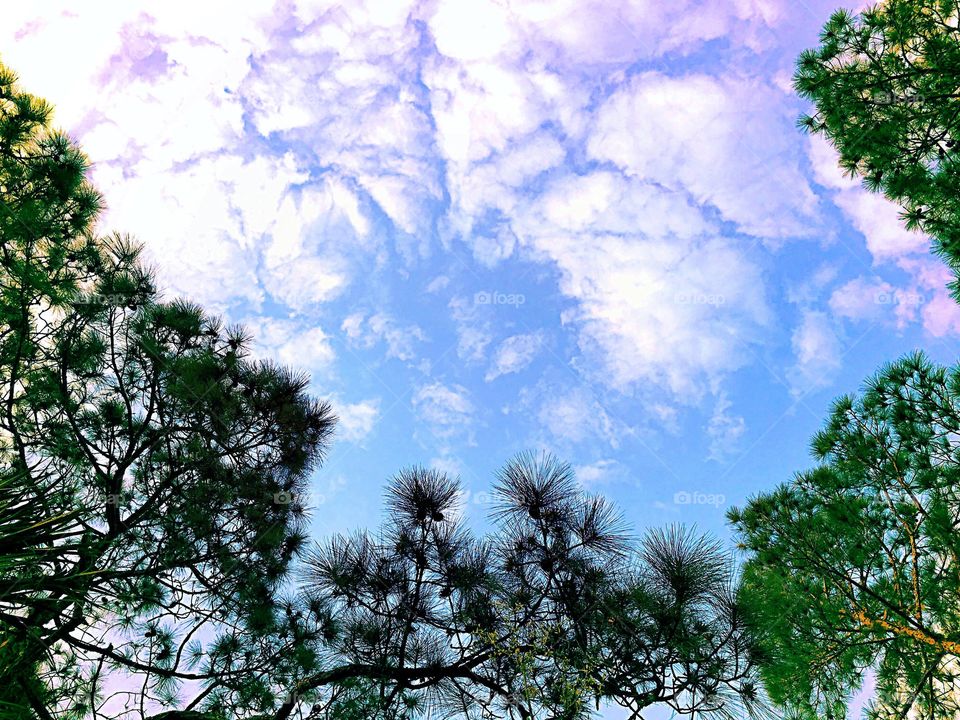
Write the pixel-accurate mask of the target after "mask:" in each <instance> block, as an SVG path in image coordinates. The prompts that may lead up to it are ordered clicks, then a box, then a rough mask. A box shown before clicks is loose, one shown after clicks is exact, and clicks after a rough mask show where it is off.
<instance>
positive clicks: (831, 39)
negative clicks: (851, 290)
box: [794, 0, 960, 297]
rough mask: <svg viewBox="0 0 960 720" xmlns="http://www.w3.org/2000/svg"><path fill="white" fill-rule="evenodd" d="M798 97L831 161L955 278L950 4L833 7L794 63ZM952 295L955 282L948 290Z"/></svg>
mask: <svg viewBox="0 0 960 720" xmlns="http://www.w3.org/2000/svg"><path fill="white" fill-rule="evenodd" d="M794 83H795V87H796V89H797V91H798V92H799V93H800V94H801V95H802V96H804V97H806V98H809V99H810V100H812V101H813V102H814V103H815V106H816V112H815V113H814V114H813V115H811V116H808V117H804V118H801V120H800V125H801V126H802V127H803V128H805V129H807V130H809V131H811V132H814V133H822V134H824V135H825V136H826V137H827V138H828V139H829V140H830V141H831V142H832V143H833V145H834V146H835V147H836V148H837V149H838V150H839V152H840V164H841V166H842V167H843V168H844V169H845V170H846V171H847V172H848V173H850V174H851V175H853V176H856V177H860V178H862V179H863V182H864V185H865V186H866V187H867V188H869V189H870V190H872V191H875V192H882V193H883V194H884V195H886V196H887V197H889V198H890V199H892V200H894V201H896V202H898V203H900V204H901V205H902V206H903V208H904V211H903V215H902V217H903V218H904V219H905V220H906V223H907V226H908V227H909V228H911V229H921V230H923V231H924V232H926V233H929V234H930V235H931V236H932V237H933V238H934V241H935V249H936V251H937V252H938V253H939V254H940V255H941V256H942V257H943V259H944V260H945V261H946V262H947V263H948V264H949V266H950V267H951V269H952V270H953V271H954V273H955V274H957V275H958V276H960V155H958V153H960V147H958V146H957V141H958V131H960V102H958V100H960V29H958V7H957V3H956V2H955V1H954V0H887V2H883V3H880V4H878V5H876V6H875V7H873V8H870V9H868V10H865V11H864V12H862V13H861V14H860V15H853V14H851V13H850V12H848V11H846V10H838V11H837V12H836V13H834V15H833V16H832V17H831V18H830V20H829V22H827V24H826V25H825V26H824V28H823V31H822V33H821V35H820V46H819V47H817V48H814V49H810V50H806V51H805V52H803V53H802V54H801V55H800V57H799V59H798V60H797V71H796V75H795V77H794ZM951 289H952V291H953V293H954V296H955V297H960V284H958V281H954V282H953V283H951Z"/></svg>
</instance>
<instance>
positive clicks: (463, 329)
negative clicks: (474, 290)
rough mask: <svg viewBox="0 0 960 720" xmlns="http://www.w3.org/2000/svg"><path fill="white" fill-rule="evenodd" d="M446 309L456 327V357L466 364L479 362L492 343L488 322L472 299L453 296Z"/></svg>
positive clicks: (491, 333)
mask: <svg viewBox="0 0 960 720" xmlns="http://www.w3.org/2000/svg"><path fill="white" fill-rule="evenodd" d="M448 307H449V308H450V317H451V318H452V319H453V322H454V323H455V326H456V332H457V357H459V358H460V359H462V360H466V361H468V362H480V361H481V360H483V359H484V358H485V357H486V352H487V347H488V346H489V345H490V343H491V342H493V331H492V330H491V327H490V321H489V320H487V319H486V318H485V317H483V315H482V313H481V308H480V307H478V306H477V304H476V302H474V298H471V297H463V296H455V297H453V298H451V300H450V302H449V304H448Z"/></svg>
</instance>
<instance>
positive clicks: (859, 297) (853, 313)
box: [830, 277, 899, 320]
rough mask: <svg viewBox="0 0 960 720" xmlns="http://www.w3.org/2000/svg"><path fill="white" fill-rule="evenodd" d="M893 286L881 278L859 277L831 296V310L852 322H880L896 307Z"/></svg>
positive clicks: (842, 286)
mask: <svg viewBox="0 0 960 720" xmlns="http://www.w3.org/2000/svg"><path fill="white" fill-rule="evenodd" d="M895 300H896V292H895V291H894V288H893V286H892V285H891V284H890V283H888V282H885V281H884V280H881V279H879V278H866V277H857V278H854V279H853V280H850V281H849V282H846V283H844V284H843V285H841V286H840V287H838V288H837V289H835V290H834V291H833V293H832V294H831V295H830V310H831V311H832V312H833V313H834V315H837V316H839V317H845V318H849V319H851V320H878V319H880V318H881V317H882V316H883V314H884V309H885V307H886V308H887V309H890V308H893V307H897V306H899V304H897V305H895Z"/></svg>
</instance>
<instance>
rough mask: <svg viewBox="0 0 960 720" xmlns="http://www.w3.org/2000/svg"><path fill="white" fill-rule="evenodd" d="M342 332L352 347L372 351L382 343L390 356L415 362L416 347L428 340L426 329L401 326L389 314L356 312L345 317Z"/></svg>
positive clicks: (341, 327) (414, 326)
mask: <svg viewBox="0 0 960 720" xmlns="http://www.w3.org/2000/svg"><path fill="white" fill-rule="evenodd" d="M340 329H341V330H342V331H343V333H344V334H345V335H346V336H347V339H348V341H350V342H351V344H353V345H355V346H357V347H362V348H367V349H369V348H372V347H374V346H375V345H377V344H379V343H384V344H385V345H386V356H387V357H388V358H396V359H397V360H403V361H408V360H413V359H414V357H415V356H416V351H415V350H414V348H415V346H416V344H417V343H418V342H421V341H423V340H424V339H425V335H424V334H423V330H421V329H420V328H419V327H417V326H416V325H406V326H402V325H400V324H399V323H398V322H397V320H396V319H394V318H393V317H392V316H390V315H387V314H385V313H373V314H372V315H369V316H368V315H366V314H365V313H353V314H351V315H348V316H347V317H346V318H344V320H343V323H342V324H341V326H340Z"/></svg>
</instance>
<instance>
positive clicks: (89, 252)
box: [0, 66, 334, 718]
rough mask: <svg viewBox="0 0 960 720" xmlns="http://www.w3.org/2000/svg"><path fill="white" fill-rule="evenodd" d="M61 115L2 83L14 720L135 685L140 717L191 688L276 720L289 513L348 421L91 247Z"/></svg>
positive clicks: (211, 705)
mask: <svg viewBox="0 0 960 720" xmlns="http://www.w3.org/2000/svg"><path fill="white" fill-rule="evenodd" d="M49 117H50V109H49V107H48V106H47V105H46V104H44V103H43V102H42V101H39V100H37V99H35V98H33V97H31V96H29V95H27V94H25V93H23V92H21V91H20V90H18V89H17V87H16V85H15V84H14V78H13V76H12V75H11V73H10V72H9V71H8V70H7V69H5V68H2V66H0V262H2V264H0V316H2V321H0V400H2V409H0V489H2V496H0V688H3V692H4V700H5V701H6V702H7V705H6V707H7V708H8V710H7V711H8V713H10V714H11V715H10V716H11V717H20V716H24V715H22V713H23V712H26V711H25V710H24V708H25V707H29V708H30V712H29V713H28V714H27V715H25V717H29V716H31V715H32V714H36V715H37V716H39V717H41V718H48V717H58V718H81V717H86V716H87V715H88V714H90V713H91V712H92V710H93V706H94V705H95V704H97V703H99V702H100V700H101V692H102V691H103V689H104V688H105V687H107V686H109V684H110V682H111V680H110V678H111V676H114V677H116V676H118V675H123V674H134V675H136V679H135V680H132V681H133V682H135V683H136V685H137V687H140V688H141V692H140V695H142V697H143V700H144V703H145V705H144V706H145V707H152V708H154V709H157V708H158V707H162V706H163V705H169V704H170V703H173V702H175V701H176V700H177V695H178V693H180V691H183V692H188V691H190V690H191V689H192V690H193V692H195V693H197V692H198V693H200V694H199V695H198V697H197V703H198V706H199V707H206V708H207V709H210V710H211V711H214V710H216V711H217V712H219V713H221V714H223V715H224V716H227V717H236V716H237V715H238V714H241V713H245V712H250V711H260V710H269V709H271V707H273V706H274V705H276V704H277V702H278V700H277V698H276V696H275V693H273V692H272V690H273V689H275V687H276V683H278V682H283V677H284V673H285V672H290V667H292V665H293V664H294V663H295V662H296V660H297V658H298V655H297V650H296V647H295V645H296V643H297V642H298V640H299V638H296V637H294V636H293V635H292V634H291V632H290V628H289V622H288V620H287V619H286V618H285V617H284V616H283V614H282V613H281V612H280V609H279V607H278V599H277V598H278V596H277V593H278V589H279V588H280V587H281V584H282V583H283V581H284V580H285V579H286V577H287V576H288V570H289V565H290V563H291V561H292V560H293V559H294V558H295V556H296V555H297V554H298V553H299V552H300V551H301V549H302V547H303V543H304V535H303V529H302V527H303V519H302V510H303V509H302V507H301V506H300V505H299V504H298V503H295V502H294V503H290V502H286V501H278V498H280V497H288V496H289V495H290V494H293V495H295V494H297V493H300V492H301V491H302V490H303V488H304V485H305V483H306V482H307V479H308V476H309V474H310V473H311V471H312V469H313V468H314V467H315V466H316V464H317V463H318V461H319V460H320V458H321V454H322V451H323V449H324V448H325V446H326V443H327V441H328V438H329V435H330V432H331V430H332V426H333V422H334V419H333V416H332V414H331V412H330V408H329V407H328V406H327V405H326V404H325V403H321V402H318V401H316V400H314V399H312V398H311V397H309V396H308V395H307V393H306V387H307V378H306V377H304V376H302V375H300V374H297V373H293V372H290V371H288V370H286V369H283V368H279V367H276V366H273V365H270V364H268V363H263V362H257V361H253V360H251V359H250V358H249V357H248V349H247V348H248V344H249V339H248V337H247V336H246V335H245V333H244V332H243V330H242V329H240V328H225V327H223V326H222V324H221V322H220V321H219V320H218V319H217V318H215V317H210V316H208V315H207V314H206V313H204V312H203V311H202V310H201V309H200V308H198V307H196V306H195V305H193V304H191V303H189V302H186V301H174V302H163V301H162V300H161V299H160V298H159V296H158V294H157V290H156V288H155V285H154V282H153V280H152V278H151V276H150V273H149V272H147V271H146V270H145V269H144V267H143V266H142V265H141V264H140V262H139V259H138V258H139V248H138V246H137V245H136V244H135V243H133V242H131V241H130V240H128V239H126V238H123V237H120V236H110V237H101V236H97V235H95V234H94V229H93V223H94V221H95V219H96V214H97V211H98V209H99V207H100V200H99V197H98V196H97V194H96V193H95V192H94V191H93V190H92V189H91V188H90V186H89V185H88V184H87V183H86V182H85V180H84V173H85V171H86V167H87V163H86V160H85V159H84V157H83V155H82V154H81V153H80V151H79V150H77V149H76V148H75V147H74V146H73V145H72V144H71V143H70V141H69V140H68V139H67V138H66V137H65V136H63V135H61V134H58V133H56V132H54V131H52V130H50V129H49V125H48V122H49ZM188 666H189V667H188ZM127 682H128V683H129V682H131V679H128V680H127ZM113 684H114V685H115V684H116V680H115V679H114V680H113ZM17 708H19V709H17ZM211 717H212V716H211Z"/></svg>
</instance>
